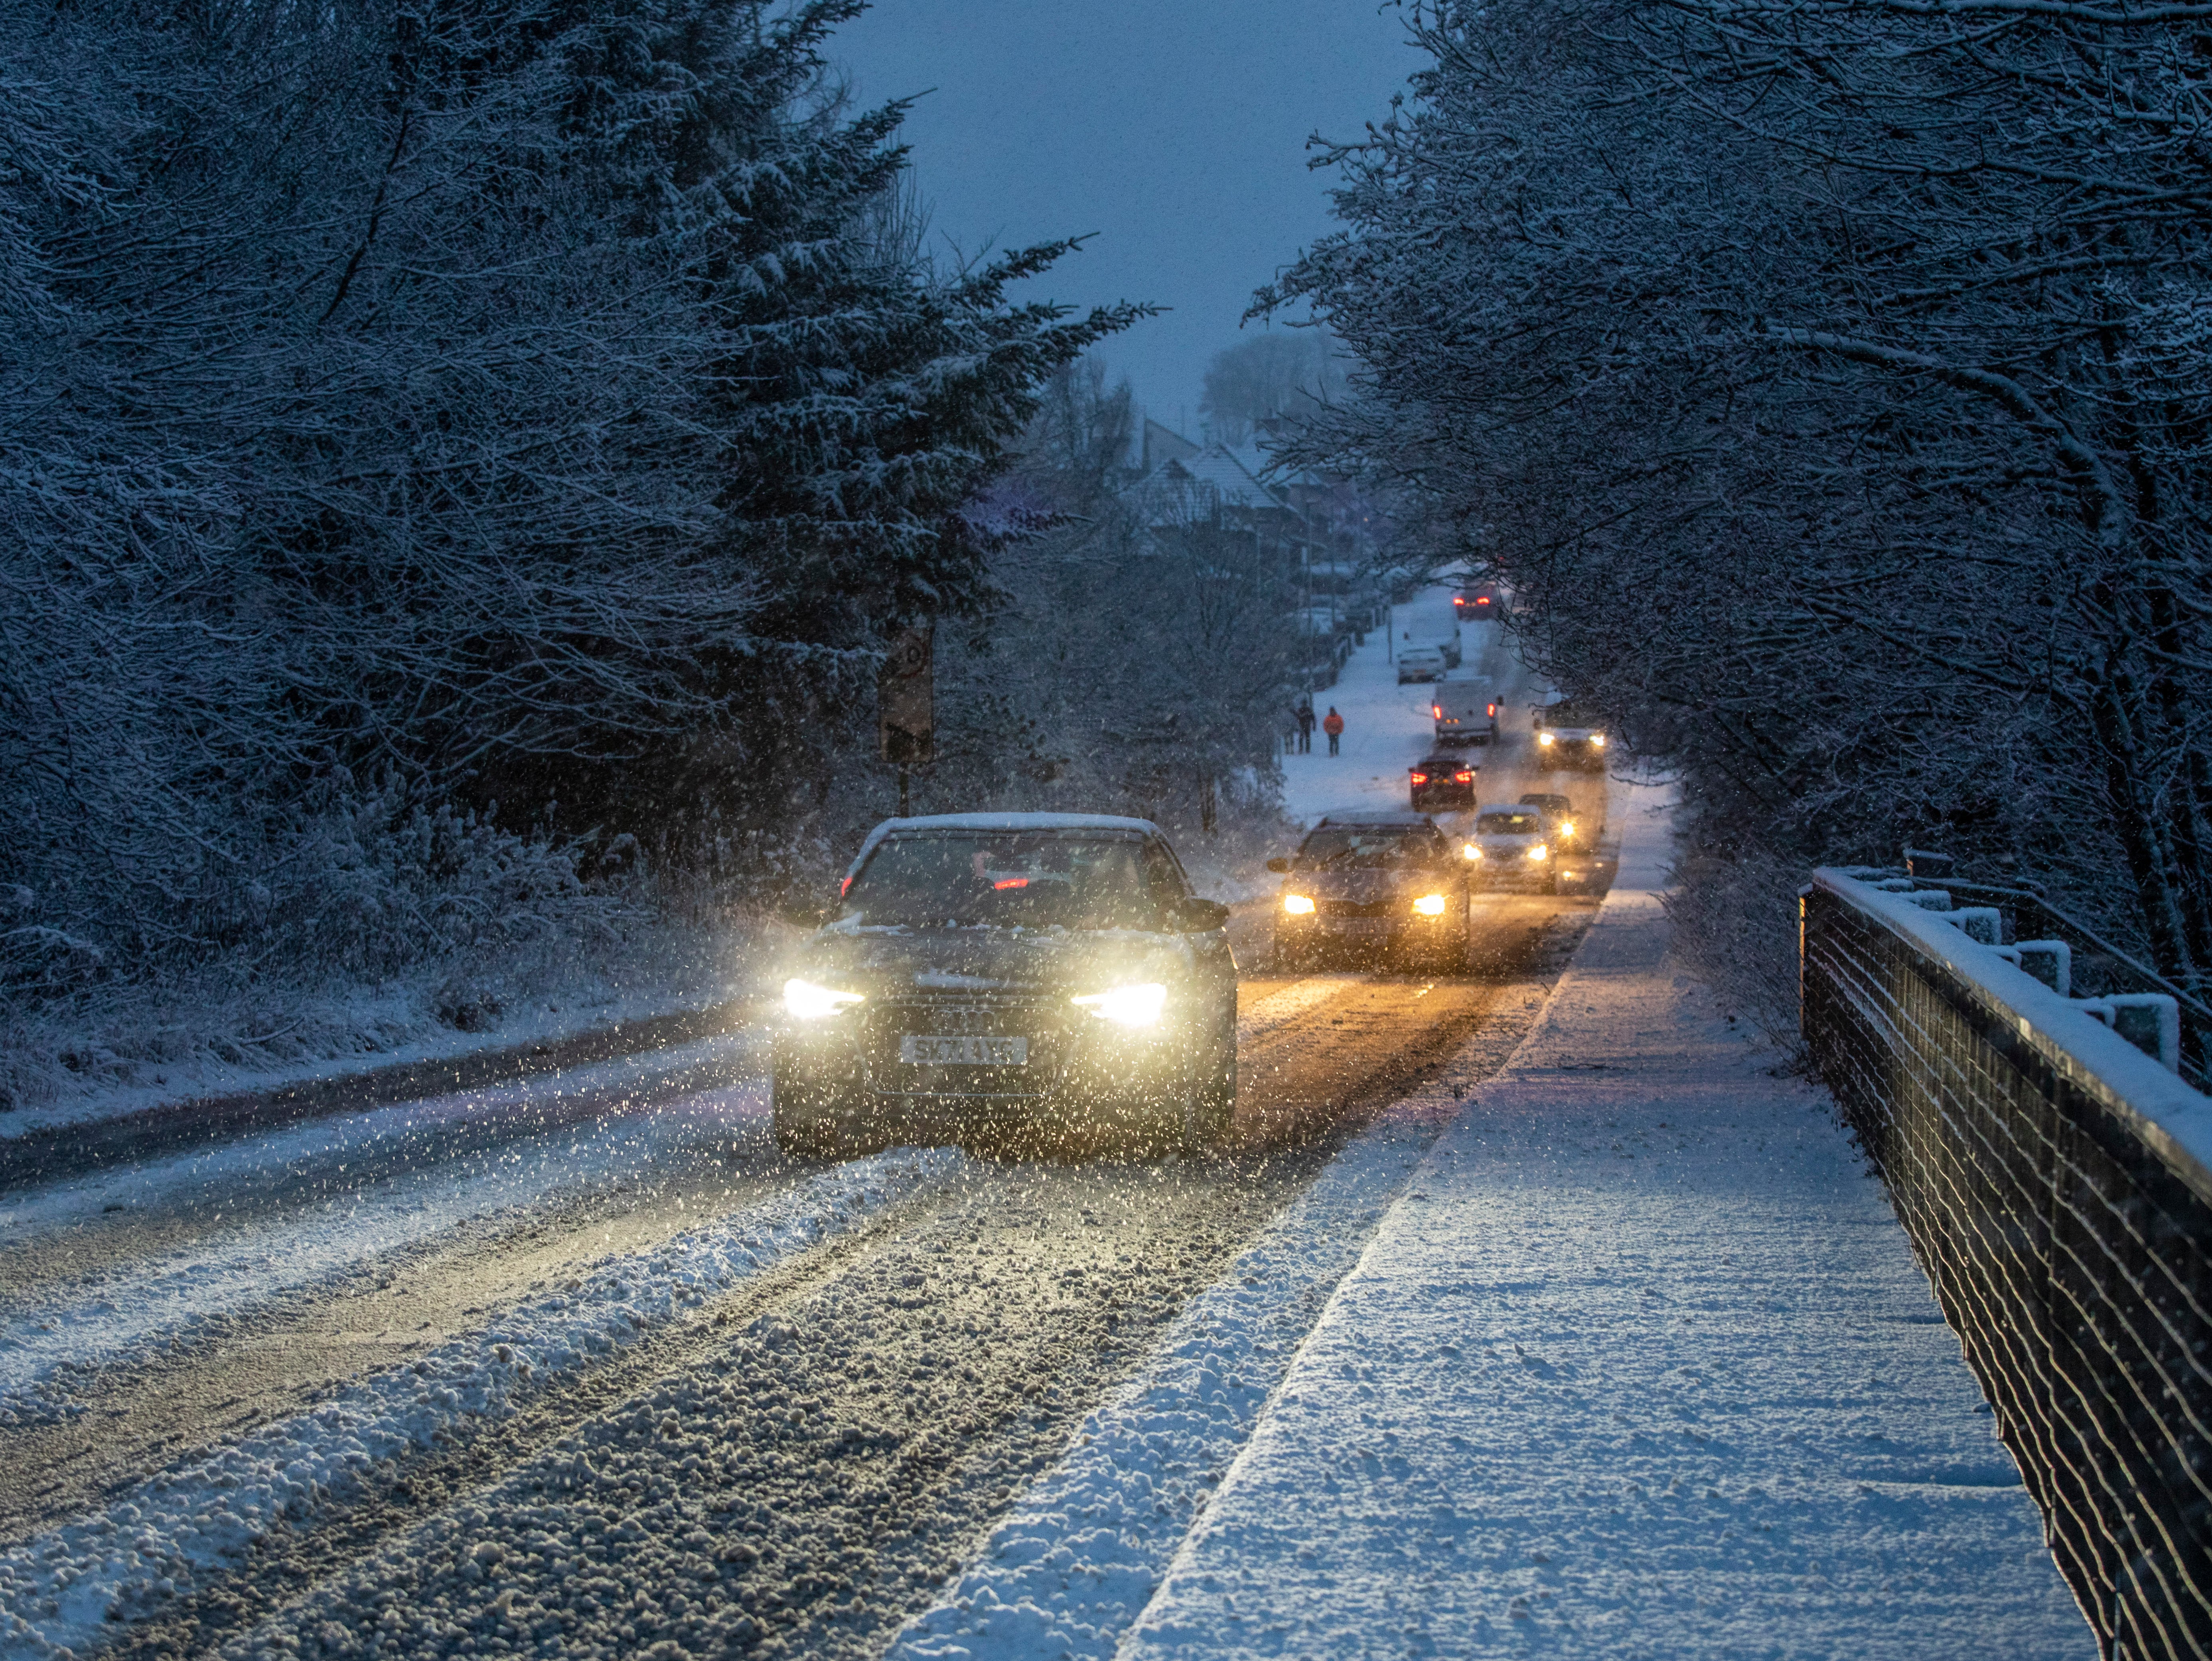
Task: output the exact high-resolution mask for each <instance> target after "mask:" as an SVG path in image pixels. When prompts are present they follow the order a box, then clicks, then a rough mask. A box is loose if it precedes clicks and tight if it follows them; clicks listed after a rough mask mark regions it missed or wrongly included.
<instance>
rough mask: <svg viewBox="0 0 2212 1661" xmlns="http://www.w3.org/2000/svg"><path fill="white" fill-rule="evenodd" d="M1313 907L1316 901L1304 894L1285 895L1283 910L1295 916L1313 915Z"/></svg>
mask: <svg viewBox="0 0 2212 1661" xmlns="http://www.w3.org/2000/svg"><path fill="white" fill-rule="evenodd" d="M1313 909H1314V903H1313V902H1312V901H1311V900H1310V899H1308V898H1307V897H1305V896H1304V894H1285V895H1284V896H1283V910H1285V911H1287V912H1289V913H1290V915H1291V916H1294V917H1310V916H1313Z"/></svg>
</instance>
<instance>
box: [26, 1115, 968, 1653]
mask: <svg viewBox="0 0 2212 1661" xmlns="http://www.w3.org/2000/svg"><path fill="white" fill-rule="evenodd" d="M964 1165H965V1161H964V1159H963V1157H962V1156H961V1155H959V1154H957V1153H953V1152H951V1151H950V1150H946V1149H915V1150H905V1151H902V1152H899V1153H888V1154H884V1155H880V1156H878V1158H876V1159H868V1160H864V1161H861V1162H860V1163H858V1164H855V1165H847V1166H842V1167H840V1168H839V1169H837V1170H836V1171H829V1172H826V1173H824V1174H823V1175H821V1176H818V1177H815V1178H814V1179H812V1180H811V1181H810V1182H808V1183H805V1184H803V1185H802V1186H801V1187H799V1189H796V1190H794V1191H793V1192H792V1193H790V1194H788V1195H784V1196H778V1197H777V1198H775V1199H774V1200H770V1201H768V1202H763V1203H762V1204H759V1205H756V1206H752V1207H750V1208H746V1209H744V1210H743V1211H740V1212H738V1213H735V1214H732V1215H730V1216H728V1217H725V1218H722V1219H720V1220H716V1221H715V1222H714V1223H712V1224H709V1225H707V1226H703V1227H701V1228H699V1229H696V1230H693V1231H690V1232H688V1233H686V1234H683V1235H679V1236H678V1237H677V1238H675V1239H674V1240H671V1241H670V1242H668V1243H667V1244H665V1245H664V1246H661V1247H659V1248H655V1249H653V1250H650V1251H647V1252H642V1253H638V1254H635V1255H634V1256H629V1257H624V1258H618V1259H614V1260H611V1261H610V1262H605V1263H604V1264H602V1265H600V1266H599V1267H598V1268H596V1269H594V1270H593V1272H592V1274H591V1275H588V1276H586V1277H581V1278H580V1279H579V1280H578V1281H574V1282H572V1283H571V1286H570V1288H569V1289H568V1291H566V1292H565V1293H561V1294H556V1295H554V1296H552V1297H549V1298H543V1299H537V1300H534V1301H533V1302H532V1303H529V1304H526V1305H520V1306H519V1307H517V1308H515V1309H513V1310H510V1311H507V1313H506V1314H505V1315H503V1316H501V1317H499V1318H497V1319H495V1320H494V1321H493V1322H491V1323H489V1324H488V1325H487V1326H486V1328H485V1329H483V1331H482V1332H480V1333H477V1334H473V1335H470V1336H468V1337H465V1338H463V1339H459V1340H456V1341H455V1342H452V1343H449V1344H447V1345H444V1346H442V1347H441V1348H439V1349H438V1350H436V1351H435V1352H433V1353H432V1354H430V1355H428V1356H426V1357H424V1358H423V1359H422V1360H419V1361H417V1362H415V1363H414V1364H412V1365H411V1366H404V1367H398V1368H393V1369H392V1370H390V1371H388V1372H383V1373H380V1374H376V1375H374V1376H372V1377H370V1378H366V1379H363V1380H362V1381H361V1382H360V1383H359V1384H355V1385H353V1386H351V1387H349V1389H347V1390H345V1391H344V1392H343V1393H342V1394H341V1395H340V1396H338V1397H337V1399H336V1400H334V1401H332V1402H327V1403H325V1404H324V1405H322V1406H320V1407H318V1408H316V1409H313V1410H312V1411H311V1412H308V1413H306V1414H302V1415H299V1416H298V1417H296V1418H294V1419H291V1420H289V1421H285V1422H283V1423H281V1424H276V1425H271V1426H269V1427H265V1428H264V1429H262V1430H259V1431H258V1432H256V1433H253V1434H252V1435H249V1436H246V1437H245V1438H242V1439H240V1441H239V1442H238V1443H237V1444H236V1445H234V1446H230V1447H227V1448H225V1449H223V1450H222V1451H219V1452H216V1453H215V1454H213V1455H211V1456H210V1457H206V1458H204V1459H202V1460H200V1461H198V1462H197V1463H194V1464H191V1465H189V1466H187V1467H185V1468H184V1469H179V1470H177V1471H173V1472H169V1473H166V1474H163V1475H158V1476H155V1477H152V1478H150V1479H149V1480H148V1481H146V1482H143V1483H141V1484H139V1485H138V1486H137V1488H134V1489H133V1490H131V1491H130V1492H129V1493H126V1494H124V1495H122V1496H121V1497H119V1498H118V1500H115V1502H114V1503H113V1504H112V1505H111V1506H108V1507H107V1508H106V1511H105V1512H103V1513H101V1514H100V1515H99V1516H96V1517H93V1518H87V1519H84V1520H82V1521H80V1522H77V1523H73V1524H68V1525H66V1526H64V1527H63V1528H60V1529H57V1530H52V1531H50V1532H48V1533H46V1534H44V1535H41V1536H38V1537H36V1538H34V1539H32V1540H29V1541H26V1542H23V1543H22V1544H21V1545H19V1546H16V1547H15V1548H11V1549H9V1550H8V1551H6V1552H4V1553H0V1615H4V1619H0V1658H5V1661H13V1658H15V1657H23V1658H33V1657H35V1658H50V1657H52V1656H53V1655H55V1654H56V1653H57V1652H58V1651H60V1650H62V1649H64V1648H66V1649H69V1650H71V1651H74V1652H76V1653H77V1654H80V1655H82V1654H85V1653H88V1652H91V1651H93V1650H95V1649H98V1648H100V1647H101V1646H103V1645H104V1644H105V1643H106V1642H107V1641H109V1640H112V1638H113V1637H115V1636H117V1635H118V1627H117V1626H116V1625H115V1624H114V1623H115V1622H117V1621H130V1620H131V1619H134V1618H138V1617H141V1616H143V1615H147V1614H149V1613H151V1612H153V1611H155V1610H156V1609H160V1608H161V1606H162V1605H163V1604H164V1603H166V1602H167V1601H168V1600H169V1599H171V1598H173V1597H176V1596H178V1595H179V1594H180V1593H183V1592H185V1591H189V1590H190V1589H191V1587H192V1586H194V1585H196V1584H197V1582H198V1581H199V1580H200V1579H202V1578H203V1577H204V1575H205V1574H206V1573H208V1572H209V1571H211V1570H220V1569H222V1568H225V1567H235V1566H236V1565H238V1564H239V1563H240V1562H242V1561H244V1559H245V1556H246V1553H247V1551H248V1550H249V1548H251V1547H252V1545H253V1543H254V1542H256V1541H258V1540H259V1539H260V1538H262V1537H263V1536H265V1535H266V1534H268V1533H269V1532H270V1530H273V1529H276V1528H277V1527H279V1526H284V1525H297V1524H301V1523H303V1522H305V1521H307V1520H308V1519H310V1518H313V1517H314V1516H315V1515H317V1514H318V1513H319V1512H321V1511H322V1510H323V1509H324V1508H325V1507H326V1506H328V1505H329V1504H330V1503H331V1501H332V1500H334V1499H341V1498H343V1496H344V1495H346V1494H349V1493H350V1492H352V1491H354V1489H355V1488H356V1485H357V1483H358V1482H359V1480H360V1479H361V1478H362V1476H363V1475H367V1474H368V1473H369V1472H370V1471H371V1470H373V1469H374V1468H376V1467H377V1466H379V1465H380V1464H383V1463H386V1462H389V1461H392V1460H395V1459H399V1458H404V1457H407V1456H408V1455H409V1454H410V1452H414V1451H419V1450H422V1449H424V1448H427V1447H429V1446H431V1445H434V1444H435V1442H437V1441H438V1440H440V1439H442V1438H443V1437H445V1436H446V1435H448V1434H450V1433H452V1432H453V1429H454V1428H455V1427H458V1426H459V1425H460V1424H462V1423H463V1422H464V1421H467V1420H471V1419H483V1418H489V1417H498V1416H503V1415H507V1414H508V1413H511V1412H513V1410H514V1407H515V1404H516V1402H517V1401H518V1399H519V1398H520V1397H521V1396H524V1395H526V1394H527V1393H530V1392H532V1391H534V1390H540V1389H543V1388H544V1387H545V1386H546V1385H547V1384H550V1383H551V1382H553V1381H554V1380H556V1379H557V1378H560V1377H562V1375H565V1374H569V1373H573V1372H576V1371H577V1370H579V1369H580V1368H582V1367H584V1366H587V1365H588V1364H590V1363H591V1362H592V1360H594V1359H596V1358H598V1357H599V1356H603V1355H607V1354H612V1353H613V1352H615V1351H617V1350H618V1349H620V1348H623V1347H625V1346H627V1345H629V1344H630V1343H633V1342H635V1341H636V1340H637V1339H638V1338H639V1337H640V1336H641V1335H643V1334H645V1333H646V1332H647V1331H649V1330H651V1329H654V1328H656V1327H659V1326H661V1325H665V1323H668V1322H669V1321H671V1320H672V1319H674V1318H676V1317H680V1316H681V1315H683V1314H684V1313H685V1312H686V1311H688V1310H690V1309H691V1308H693V1307H696V1305H699V1304H701V1303H702V1302H703V1301H704V1300H705V1299H706V1298H707V1297H708V1296H709V1295H711V1294H712V1293H716V1292H719V1291H721V1290H723V1289H724V1288H726V1287H731V1286H733V1285H735V1284H736V1283H737V1282H738V1281H742V1280H744V1279H747V1278H750V1277H751V1276H753V1275H758V1274H760V1273H762V1272H763V1271H764V1270H766V1269H770V1268H772V1267H774V1266H775V1265H776V1264H778V1263H780V1262H783V1261H784V1260H786V1259H787V1258H790V1257H792V1256H796V1255H797V1254H798V1253H799V1252H802V1251H805V1250H808V1249H809V1248H811V1247H812V1246H815V1245H817V1244H821V1243H822V1242H823V1241H825V1240H829V1239H830V1238H834V1237H836V1235H839V1234H841V1233H843V1232H847V1231H848V1230H850V1229H852V1228H853V1227H854V1226H856V1225H858V1224H860V1223H861V1222H863V1221H865V1220H866V1219H867V1218H868V1217H870V1216H871V1215H872V1214H875V1213H876V1212H878V1211H880V1210H882V1209H883V1208H885V1207H886V1206H889V1205H890V1204H892V1203H894V1202H896V1201H898V1200H900V1199H902V1198H904V1197H906V1196H909V1195H911V1194H914V1193H915V1192H916V1191H917V1190H918V1189H922V1188H924V1187H927V1186H929V1185H932V1184H934V1183H940V1182H942V1181H944V1180H945V1179H947V1178H949V1177H951V1176H952V1175H953V1174H955V1173H956V1172H957V1171H959V1170H961V1169H962V1168H963V1166H964Z"/></svg>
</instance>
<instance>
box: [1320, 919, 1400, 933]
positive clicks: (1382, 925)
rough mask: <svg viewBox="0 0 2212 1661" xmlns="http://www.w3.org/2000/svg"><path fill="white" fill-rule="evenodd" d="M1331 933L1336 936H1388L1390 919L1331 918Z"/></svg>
mask: <svg viewBox="0 0 2212 1661" xmlns="http://www.w3.org/2000/svg"><path fill="white" fill-rule="evenodd" d="M1328 927H1329V932H1330V933H1331V934H1389V932H1390V919H1389V918H1388V917H1331V918H1330V919H1329V920H1328Z"/></svg>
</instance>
